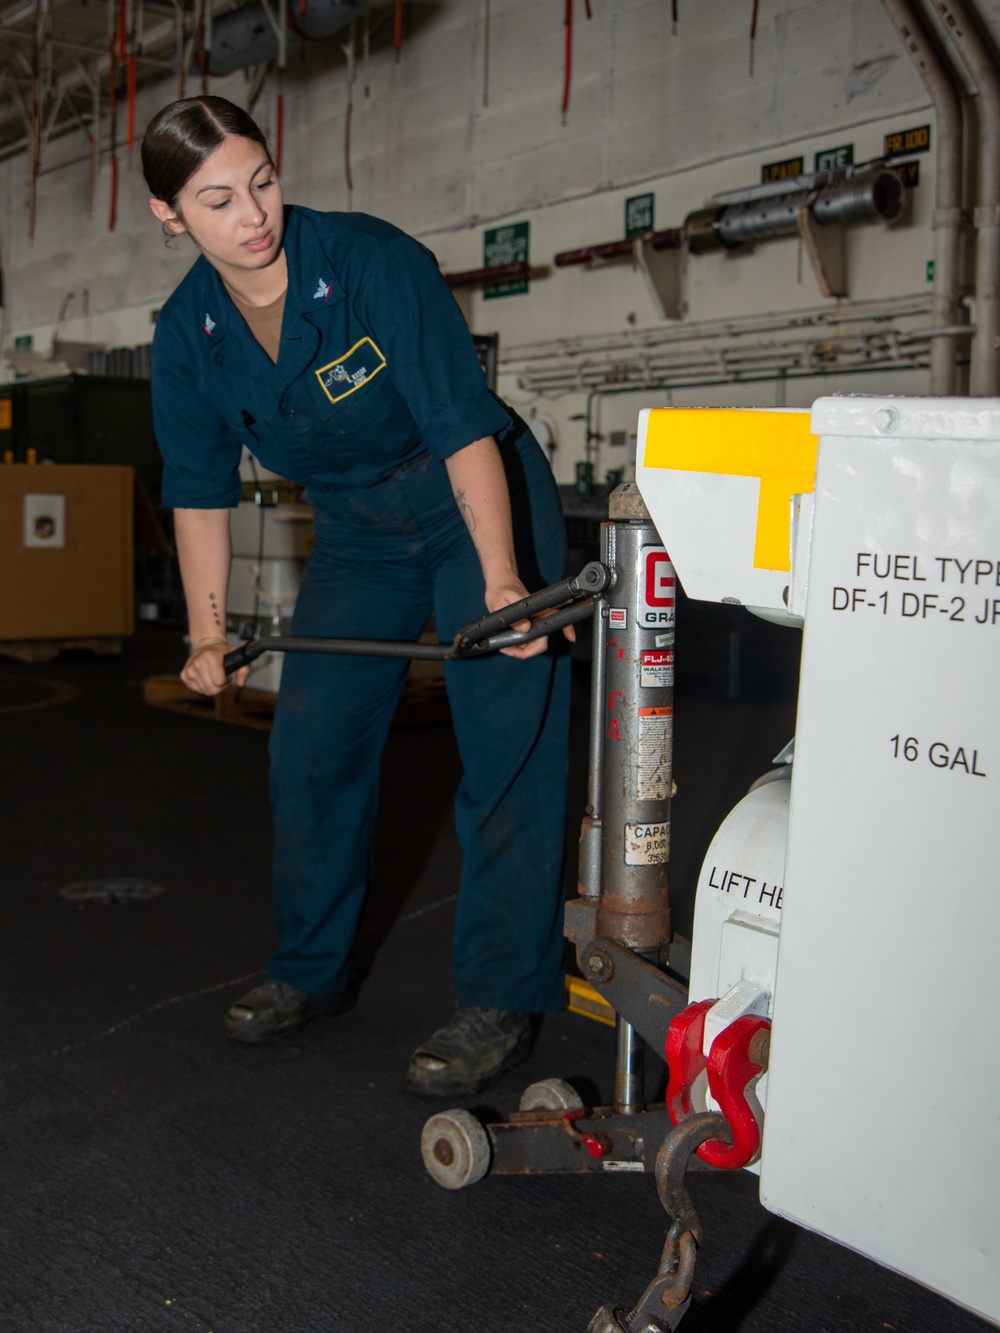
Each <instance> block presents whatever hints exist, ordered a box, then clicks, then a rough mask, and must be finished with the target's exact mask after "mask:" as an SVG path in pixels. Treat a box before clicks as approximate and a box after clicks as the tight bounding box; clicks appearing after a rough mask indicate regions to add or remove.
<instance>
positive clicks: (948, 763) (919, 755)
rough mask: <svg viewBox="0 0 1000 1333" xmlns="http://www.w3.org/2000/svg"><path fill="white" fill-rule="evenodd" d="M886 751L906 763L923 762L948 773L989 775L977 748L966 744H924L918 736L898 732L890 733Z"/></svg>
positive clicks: (945, 742)
mask: <svg viewBox="0 0 1000 1333" xmlns="http://www.w3.org/2000/svg"><path fill="white" fill-rule="evenodd" d="M889 752H890V754H891V755H892V757H893V759H902V760H903V761H904V762H905V763H907V764H918V763H921V762H924V763H928V764H930V765H931V766H932V767H933V768H937V769H940V770H942V771H944V772H947V773H965V774H966V775H967V776H968V777H970V778H987V777H989V774H988V773H987V772H986V765H985V762H984V760H983V759H982V758H981V757H980V753H979V751H978V750H974V749H972V747H971V746H968V745H956V744H954V743H952V742H949V741H931V742H930V744H923V743H922V742H921V741H920V739H919V737H917V736H904V735H903V734H902V732H900V733H898V734H897V735H895V736H890V737H889Z"/></svg>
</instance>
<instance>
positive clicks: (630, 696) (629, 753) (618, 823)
mask: <svg viewBox="0 0 1000 1333" xmlns="http://www.w3.org/2000/svg"><path fill="white" fill-rule="evenodd" d="M609 511H610V513H611V514H612V515H613V516H615V517H613V519H612V521H610V522H608V523H605V524H603V526H602V544H603V557H602V558H603V560H604V563H605V564H606V565H607V566H608V567H609V568H610V569H613V570H614V573H615V581H614V585H613V591H612V592H611V593H610V594H609V596H608V603H607V619H606V620H605V621H604V629H605V645H604V673H605V678H604V707H603V722H602V727H603V737H604V778H603V789H602V802H601V807H602V808H601V836H602V858H601V860H602V882H601V900H600V907H599V910H598V920H597V932H598V936H599V937H603V938H607V939H612V940H614V941H616V942H617V943H619V944H621V945H623V946H624V947H626V948H630V949H635V950H637V951H640V952H646V951H649V952H652V951H655V950H658V949H660V948H662V947H663V946H664V945H666V944H667V943H668V942H669V939H670V910H669V896H668V888H667V859H668V856H669V848H670V792H671V769H672V762H671V753H672V751H671V746H672V739H673V684H674V616H675V595H676V594H675V583H674V570H673V565H672V564H671V563H670V556H669V555H668V554H667V551H666V548H665V547H664V546H663V543H662V542H661V540H660V536H659V534H658V533H657V531H656V528H655V527H654V526H653V524H652V521H651V520H650V518H649V514H648V511H647V510H646V508H645V505H644V504H643V503H642V497H641V496H640V495H639V492H638V489H637V488H636V487H635V486H634V485H626V486H621V487H618V489H617V490H616V491H615V492H614V493H613V495H612V497H611V503H610V506H609ZM622 515H628V517H622Z"/></svg>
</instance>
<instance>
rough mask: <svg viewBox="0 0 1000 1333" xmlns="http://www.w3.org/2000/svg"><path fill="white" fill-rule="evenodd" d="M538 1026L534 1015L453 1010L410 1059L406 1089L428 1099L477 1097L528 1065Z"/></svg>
mask: <svg viewBox="0 0 1000 1333" xmlns="http://www.w3.org/2000/svg"><path fill="white" fill-rule="evenodd" d="M537 1030H538V1024H537V1021H536V1019H535V1016H534V1015H533V1014H511V1013H508V1012H507V1010H506V1009H478V1008H476V1007H475V1006H472V1005H469V1006H466V1007H465V1008H462V1009H457V1010H456V1011H455V1013H454V1015H453V1017H452V1018H451V1019H450V1020H449V1022H447V1023H446V1024H445V1025H444V1027H442V1028H438V1030H437V1032H435V1033H434V1035H433V1037H431V1038H430V1040H429V1041H425V1042H424V1044H423V1045H422V1046H420V1047H418V1048H417V1050H416V1051H414V1053H413V1055H412V1056H411V1058H410V1068H409V1070H408V1071H407V1075H406V1083H407V1086H408V1087H409V1089H410V1090H411V1092H419V1093H422V1094H423V1095H424V1096H428V1097H454V1096H456V1095H460V1094H464V1093H470V1092H479V1091H480V1090H481V1089H482V1088H488V1087H489V1086H490V1085H491V1084H492V1083H495V1082H496V1081H497V1079H499V1078H500V1077H501V1076H502V1075H503V1074H504V1073H505V1072H506V1071H507V1070H508V1069H509V1068H510V1067H511V1066H512V1065H516V1064H519V1063H520V1062H521V1061H522V1060H525V1059H527V1057H528V1055H529V1054H530V1053H531V1047H532V1045H533V1044H534V1040H535V1033H536V1032H537Z"/></svg>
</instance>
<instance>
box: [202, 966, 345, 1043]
mask: <svg viewBox="0 0 1000 1333" xmlns="http://www.w3.org/2000/svg"><path fill="white" fill-rule="evenodd" d="M357 998H358V988H357V986H351V987H349V988H348V989H347V990H345V991H339V992H338V993H337V994H336V995H309V994H307V993H306V992H305V991H301V990H296V989H295V987H294V986H287V985H286V984H285V983H284V982H283V981H263V982H261V984H260V985H259V986H255V987H254V988H253V990H252V991H250V992H249V994H247V995H243V996H241V997H240V998H239V999H238V1000H236V1001H234V1003H233V1004H231V1005H230V1006H229V1009H228V1011H227V1013H226V1036H227V1037H230V1038H232V1040H233V1041H249V1042H258V1041H271V1040H272V1038H274V1037H287V1036H289V1035H290V1034H291V1033H293V1032H298V1030H299V1029H300V1028H301V1027H304V1026H305V1024H306V1023H308V1021H309V1019H310V1018H316V1017H317V1016H318V1015H320V1014H342V1013H343V1012H344V1011H345V1010H346V1009H351V1008H353V1006H354V1004H355V1002H356V1001H357Z"/></svg>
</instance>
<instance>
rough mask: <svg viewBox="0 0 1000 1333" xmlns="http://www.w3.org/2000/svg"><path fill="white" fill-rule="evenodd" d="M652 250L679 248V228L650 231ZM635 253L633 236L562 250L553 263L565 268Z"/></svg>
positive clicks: (630, 256)
mask: <svg viewBox="0 0 1000 1333" xmlns="http://www.w3.org/2000/svg"><path fill="white" fill-rule="evenodd" d="M647 239H648V240H649V243H650V245H651V246H652V247H653V249H654V250H679V249H680V245H681V230H680V228H679V227H668V228H667V229H666V230H665V231H654V232H651V233H650V235H649V236H648V238H647ZM634 255H635V238H628V239H626V240H620V241H603V242H602V243H601V244H600V245H585V246H583V247H582V248H581V249H579V250H562V251H560V253H559V254H557V255H556V256H555V257H554V259H553V261H552V262H553V263H554V264H555V266H556V268H566V267H568V266H569V265H571V264H590V263H602V262H603V263H607V261H608V260H612V259H631V258H632V257H633V256H634Z"/></svg>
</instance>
